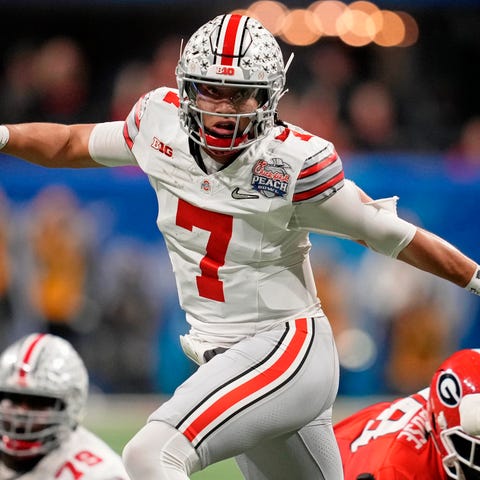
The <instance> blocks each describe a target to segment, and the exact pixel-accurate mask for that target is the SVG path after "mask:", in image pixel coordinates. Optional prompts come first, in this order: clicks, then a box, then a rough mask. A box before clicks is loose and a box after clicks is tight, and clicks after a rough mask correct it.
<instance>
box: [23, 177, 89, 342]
mask: <svg viewBox="0 0 480 480" xmlns="http://www.w3.org/2000/svg"><path fill="white" fill-rule="evenodd" d="M29 217H30V218H29V225H28V240H29V245H28V248H29V260H30V262H31V264H30V268H29V269H28V275H29V277H28V278H26V279H25V282H26V284H27V285H28V294H27V298H28V300H29V302H30V307H31V309H32V311H33V314H34V316H36V317H37V318H39V319H41V320H42V321H43V322H44V329H45V330H46V331H47V332H48V333H52V334H54V335H58V336H61V337H63V338H65V339H66V340H68V341H70V342H71V343H72V344H74V345H76V346H77V345H78V336H79V332H80V331H81V330H82V328H84V326H82V321H83V316H82V314H83V313H84V311H85V308H86V306H87V296H88V295H87V289H88V286H89V275H90V269H91V267H92V264H91V261H92V259H91V243H92V225H91V221H90V219H89V218H88V217H87V216H85V215H84V214H83V212H82V210H81V209H80V207H79V205H78V204H77V199H76V197H75V195H74V194H73V193H72V192H71V190H70V189H69V188H68V187H64V186H50V187H47V188H45V189H44V190H42V191H41V192H40V193H39V194H38V195H37V197H36V198H35V199H34V201H33V204H32V206H31V211H30V215H29Z"/></svg>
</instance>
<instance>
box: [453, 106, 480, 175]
mask: <svg viewBox="0 0 480 480" xmlns="http://www.w3.org/2000/svg"><path fill="white" fill-rule="evenodd" d="M449 156H450V158H452V159H457V160H462V161H463V162H465V163H467V164H469V165H472V166H479V167H480V115H479V116H474V117H471V118H469V119H468V120H467V121H466V122H465V124H464V125H463V127H462V129H461V131H460V135H459V138H458V141H457V143H456V144H455V145H454V146H453V148H452V149H451V150H450V152H449Z"/></svg>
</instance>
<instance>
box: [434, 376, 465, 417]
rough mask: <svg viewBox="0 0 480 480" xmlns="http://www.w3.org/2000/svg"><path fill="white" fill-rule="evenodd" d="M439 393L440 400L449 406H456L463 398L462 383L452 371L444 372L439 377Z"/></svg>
mask: <svg viewBox="0 0 480 480" xmlns="http://www.w3.org/2000/svg"><path fill="white" fill-rule="evenodd" d="M437 393H438V398H439V399H440V401H441V402H442V403H443V404H444V405H446V406H447V407H450V408H452V407H456V406H458V405H459V404H460V400H461V398H462V385H461V383H460V380H459V379H458V377H457V376H456V375H455V374H454V373H452V372H442V373H441V374H440V375H439V377H438V382H437Z"/></svg>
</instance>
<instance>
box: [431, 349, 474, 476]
mask: <svg viewBox="0 0 480 480" xmlns="http://www.w3.org/2000/svg"><path fill="white" fill-rule="evenodd" d="M478 394H480V350H460V351H458V352H456V353H454V354H453V355H451V356H450V357H449V358H447V360H445V361H444V362H443V363H442V365H441V366H440V368H439V369H438V370H437V371H436V372H435V375H434V376H433V379H432V382H431V384H430V396H429V401H428V418H429V427H430V429H431V434H432V437H433V440H434V443H435V446H436V448H437V450H438V452H439V453H440V455H441V457H442V462H443V466H444V468H445V471H446V473H447V475H448V476H449V477H451V478H456V479H460V480H463V479H480V437H479V436H476V435H471V434H469V433H467V432H466V431H465V430H468V428H467V429H466V428H465V421H464V422H463V423H462V408H461V404H462V402H463V401H464V399H465V398H466V397H468V399H469V400H470V399H472V398H477V399H478V398H479V397H478ZM474 403H475V402H474ZM471 408H472V402H469V409H470V410H471ZM475 408H478V409H480V402H477V403H476V404H475ZM475 418H476V412H475ZM463 420H465V418H463ZM462 425H463V427H462ZM477 427H478V426H477ZM470 433H472V432H471V431H470ZM475 433H479V432H475Z"/></svg>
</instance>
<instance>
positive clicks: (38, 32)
mask: <svg viewBox="0 0 480 480" xmlns="http://www.w3.org/2000/svg"><path fill="white" fill-rule="evenodd" d="M345 3H349V2H345ZM374 3H376V5H378V6H379V7H381V8H384V9H392V10H402V11H404V12H408V14H409V15H411V17H412V18H414V19H415V22H416V24H417V26H418V38H417V40H416V42H415V43H414V44H412V45H409V46H406V47H390V48H386V47H381V46H379V45H375V44H373V43H372V44H367V45H364V46H361V47H352V46H349V45H347V44H345V43H344V42H342V41H341V40H340V39H339V38H337V37H332V36H330V37H329V36H324V37H321V38H320V39H319V40H318V41H316V42H314V43H313V44H310V45H308V46H302V47H300V46H295V45H292V44H289V43H287V42H284V41H282V40H281V39H280V40H279V41H280V44H281V46H282V48H283V51H284V54H285V57H287V56H288V55H289V53H290V52H294V53H295V59H294V62H293V64H292V66H291V67H290V70H289V72H288V78H287V81H288V85H289V92H288V94H287V95H286V96H285V97H284V99H283V100H282V102H281V107H280V116H281V117H282V118H283V119H285V120H286V121H288V122H291V123H294V124H298V125H300V126H302V127H303V128H305V129H306V130H309V131H310V132H312V133H315V134H318V135H320V136H322V137H324V138H327V139H329V140H331V141H333V142H334V143H335V145H336V147H337V151H338V152H339V153H340V155H341V157H342V159H343V162H344V165H345V170H346V174H347V176H348V177H349V178H351V179H352V180H354V181H356V182H357V183H358V184H359V185H360V186H361V187H363V188H364V189H365V190H366V191H367V192H369V194H370V195H371V196H373V197H375V198H382V197H387V196H392V195H398V196H399V197H400V200H399V205H398V208H399V212H400V214H401V215H402V216H404V217H406V218H409V219H411V220H412V221H414V222H415V223H417V224H419V225H422V226H424V227H426V228H427V229H429V230H432V231H434V232H436V233H438V234H440V235H442V236H443V237H444V238H446V239H447V240H449V241H450V242H452V243H453V244H454V245H457V246H458V247H459V248H460V249H461V250H463V251H464V252H465V253H467V254H468V255H470V256H472V257H473V258H475V259H477V260H478V261H480V222H479V220H478V217H477V215H476V214H477V211H478V205H479V199H480V89H479V88H478V78H479V77H480V75H479V74H480V62H479V57H480V35H479V32H480V2H478V1H462V0H452V1H450V2H449V1H445V0H442V1H440V0H438V1H433V0H431V1H427V0H424V1H422V0H417V1H410V2H409V1H407V0H404V1H401V0H397V1H394V0H391V1H381V2H380V1H379V2H374ZM284 4H285V5H286V6H287V7H288V8H292V9H293V8H303V7H306V6H307V5H308V3H307V2H301V1H297V2H284ZM247 7H248V4H246V3H245V2H239V1H223V2H220V1H215V0H214V1H210V2H209V3H208V8H207V7H205V4H204V3H203V2H193V1H187V0H176V1H172V2H168V1H160V0H150V1H141V0H130V1H128V0H123V1H113V0H110V1H109V0H98V1H94V0H90V1H87V0H84V1H78V2H76V1H73V0H70V1H67V0H55V1H53V0H52V1H50V2H49V1H46V0H43V1H41V2H40V1H34V0H30V1H27V0H15V1H13V0H12V1H9V0H0V18H1V19H2V29H1V31H0V45H1V49H0V123H17V122H26V121H51V122H62V123H78V122H89V123H90V122H92V123H93V122H100V121H107V120H122V119H124V118H125V116H126V115H127V114H128V112H129V110H130V109H131V107H132V106H133V104H134V103H135V102H136V100H137V99H138V97H139V96H140V95H142V94H143V93H145V92H146V91H148V90H150V89H152V88H155V87H157V86H162V85H168V86H175V76H174V70H175V65H176V62H177V60H178V56H179V51H180V43H181V39H182V38H183V39H185V40H186V39H188V37H189V36H190V34H191V33H193V32H194V31H195V30H196V28H197V27H198V26H199V25H200V24H202V23H204V22H205V21H207V20H208V19H210V18H211V17H213V16H215V15H217V14H219V13H223V12H225V11H227V12H228V11H232V10H234V9H238V8H247ZM155 218H156V199H155V195H154V192H153V191H152V190H151V187H150V186H149V185H148V181H147V180H146V178H145V177H144V176H143V175H142V174H141V173H140V172H139V171H138V170H137V169H136V168H130V167H129V168H120V169H99V170H88V171H81V172H74V171H71V170H52V171H50V170H48V169H43V168H39V167H35V166H32V165H29V164H26V163H22V162H20V161H18V160H16V159H14V158H10V157H8V156H6V155H0V348H1V349H3V348H4V347H5V346H6V345H7V344H9V343H10V342H11V341H13V340H14V339H16V338H17V337H18V336H19V335H22V334H24V333H26V332H29V331H32V330H45V331H50V332H53V333H56V334H59V335H62V336H64V337H66V338H67V339H69V340H70V341H71V342H72V343H73V344H74V345H75V347H76V348H77V349H78V350H79V351H80V353H81V354H82V356H83V358H84V360H85V362H86V364H87V366H88V368H89V370H90V372H91V377H92V384H93V385H94V388H96V389H98V390H99V391H103V392H107V393H154V392H159V393H163V394H169V393H171V392H172V391H173V389H174V388H175V387H176V385H178V383H180V382H181V381H182V380H183V379H184V378H185V377H186V376H187V375H188V374H189V373H190V372H191V371H192V369H193V365H192V364H191V363H189V361H188V360H187V359H186V358H185V357H184V356H183V354H182V352H181V351H180V347H179V344H178V335H179V334H182V333H184V332H185V331H186V329H187V326H186V323H185V321H184V318H183V314H182V312H181V310H180V309H179V306H178V300H177V296H176V291H175V284H174V280H173V275H172V271H171V266H170V263H169V260H168V255H167V253H166V251H165V246H164V243H163V240H162V238H161V236H160V234H159V233H158V232H157V230H156V226H155ZM312 243H313V263H314V269H315V275H316V280H317V283H318V291H319V296H320V298H321V300H322V302H323V304H324V309H325V311H326V313H327V314H328V316H329V318H330V321H331V323H332V325H333V328H334V331H335V335H336V339H337V343H338V347H339V353H340V358H341V365H342V376H341V385H340V394H342V395H346V396H347V395H367V394H385V393H410V392H411V391H412V390H413V389H415V388H421V387H423V386H425V385H426V384H428V383H429V381H430V377H431V374H432V373H433V371H434V370H435V369H436V367H437V366H438V365H439V363H440V362H441V361H442V360H443V358H445V357H446V356H447V355H449V354H450V353H451V352H452V351H454V350H455V349H457V348H461V347H480V329H479V327H480V311H479V307H480V300H478V298H477V297H473V296H472V295H470V294H468V293H467V292H465V291H463V290H461V289H459V288H457V287H455V286H453V285H450V284H447V283H446V282H443V281H440V280H437V279H435V278H434V277H432V276H430V275H427V274H423V273H421V272H419V271H416V270H414V269H412V268H410V267H406V266H404V265H403V264H401V263H400V262H395V261H392V260H390V259H388V258H385V257H381V256H379V255H376V254H373V253H370V252H368V251H366V250H365V249H363V248H362V247H360V246H358V245H356V244H353V243H352V242H347V241H343V240H336V239H333V238H326V237H321V236H312ZM245 301H248V299H245Z"/></svg>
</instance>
